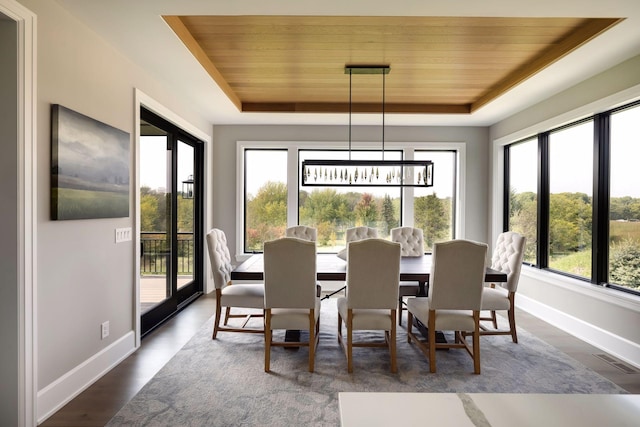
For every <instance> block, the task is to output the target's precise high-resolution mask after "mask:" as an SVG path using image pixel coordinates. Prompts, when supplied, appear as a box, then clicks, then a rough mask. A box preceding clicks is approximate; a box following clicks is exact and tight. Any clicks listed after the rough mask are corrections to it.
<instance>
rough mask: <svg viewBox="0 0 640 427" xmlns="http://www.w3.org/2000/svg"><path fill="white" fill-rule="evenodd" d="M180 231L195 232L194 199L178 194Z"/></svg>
mask: <svg viewBox="0 0 640 427" xmlns="http://www.w3.org/2000/svg"><path fill="white" fill-rule="evenodd" d="M178 232H179V233H192V232H193V199H183V198H182V197H181V196H178Z"/></svg>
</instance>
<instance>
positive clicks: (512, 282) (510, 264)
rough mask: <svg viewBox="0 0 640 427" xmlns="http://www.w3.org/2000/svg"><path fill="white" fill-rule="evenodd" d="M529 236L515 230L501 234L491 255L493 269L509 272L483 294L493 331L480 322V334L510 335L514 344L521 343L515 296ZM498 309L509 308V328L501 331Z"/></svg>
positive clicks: (485, 308) (483, 307) (487, 318)
mask: <svg viewBox="0 0 640 427" xmlns="http://www.w3.org/2000/svg"><path fill="white" fill-rule="evenodd" d="M525 243H526V238H525V237H524V236H522V235H520V234H518V233H515V232H513V231H506V232H504V233H501V234H500V235H499V236H498V239H497V241H496V246H495V248H494V251H493V255H492V257H491V268H493V269H494V270H498V271H502V272H504V273H506V274H507V281H506V282H503V283H498V284H497V285H496V284H495V283H491V284H490V285H489V286H485V288H484V290H483V296H482V309H483V310H489V311H490V315H489V317H481V318H480V320H485V321H486V320H489V321H491V322H492V323H493V330H491V329H489V328H488V327H486V326H485V325H482V324H481V325H480V328H481V330H480V335H511V339H512V340H513V342H514V343H517V342H518V335H517V332H516V315H515V297H516V291H517V290H518V281H519V280H520V269H521V268H522V260H523V258H524V247H525ZM496 310H506V311H507V317H508V318H509V330H508V331H507V330H498V322H497V318H496Z"/></svg>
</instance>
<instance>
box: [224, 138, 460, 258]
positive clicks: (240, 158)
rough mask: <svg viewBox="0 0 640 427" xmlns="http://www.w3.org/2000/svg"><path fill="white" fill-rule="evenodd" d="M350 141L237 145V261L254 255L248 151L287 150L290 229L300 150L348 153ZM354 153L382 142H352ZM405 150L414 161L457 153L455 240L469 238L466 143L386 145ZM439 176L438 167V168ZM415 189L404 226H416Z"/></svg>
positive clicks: (405, 192)
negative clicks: (248, 245)
mask: <svg viewBox="0 0 640 427" xmlns="http://www.w3.org/2000/svg"><path fill="white" fill-rule="evenodd" d="M347 144H348V143H347V142H346V141H259V140H254V141H237V142H236V212H237V215H236V217H237V218H239V219H241V220H240V221H236V259H237V260H238V261H243V260H245V259H247V258H249V256H251V254H252V253H251V252H244V251H245V249H244V233H245V231H244V230H245V228H246V227H245V171H244V169H245V165H244V152H245V150H248V149H249V150H254V149H267V150H268V149H272V150H287V151H288V154H287V182H288V185H287V188H288V191H287V226H288V227H290V226H294V225H297V223H298V220H299V210H298V189H299V185H300V182H299V180H300V173H299V157H298V151H299V150H344V149H347V148H348V146H347ZM351 149H352V150H373V151H376V150H377V151H379V150H380V142H379V141H378V142H352V143H351ZM386 149H388V150H390V151H391V150H401V151H402V153H403V156H402V157H403V159H405V160H413V159H414V151H430V150H433V151H453V152H455V153H456V165H455V166H456V167H455V179H456V183H455V195H456V200H455V209H454V212H453V213H454V215H455V220H454V224H453V228H454V232H455V233H456V234H455V237H456V238H464V236H465V234H464V233H465V226H464V224H465V217H464V212H465V188H466V181H465V175H466V174H465V171H466V143H465V142H385V150H386ZM435 173H436V176H437V165H435ZM413 193H414V192H413V187H403V188H402V206H401V219H400V221H401V224H402V225H404V226H413V197H414V194H413Z"/></svg>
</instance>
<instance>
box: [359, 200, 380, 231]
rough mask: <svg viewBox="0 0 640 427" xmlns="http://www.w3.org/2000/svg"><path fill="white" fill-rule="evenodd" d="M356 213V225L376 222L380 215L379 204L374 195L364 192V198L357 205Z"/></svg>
mask: <svg viewBox="0 0 640 427" xmlns="http://www.w3.org/2000/svg"><path fill="white" fill-rule="evenodd" d="M355 213H356V225H367V226H369V225H371V224H375V223H376V222H377V221H378V219H379V217H380V210H379V209H378V205H377V203H376V201H375V200H374V198H373V196H372V195H371V194H369V193H363V194H362V198H361V199H360V201H359V202H358V204H357V205H356V208H355Z"/></svg>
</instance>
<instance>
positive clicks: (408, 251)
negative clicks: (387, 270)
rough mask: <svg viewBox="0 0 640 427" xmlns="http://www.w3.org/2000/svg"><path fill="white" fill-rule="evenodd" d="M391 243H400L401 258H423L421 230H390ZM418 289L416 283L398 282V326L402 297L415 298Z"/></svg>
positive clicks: (400, 323)
mask: <svg viewBox="0 0 640 427" xmlns="http://www.w3.org/2000/svg"><path fill="white" fill-rule="evenodd" d="M391 241H392V242H398V243H400V247H401V248H402V256H403V257H420V256H424V233H423V232H422V229H421V228H415V227H397V228H393V229H391ZM418 289H419V286H418V283H417V282H400V289H399V293H398V325H402V310H403V309H404V307H403V306H404V297H408V296H416V294H417V293H418Z"/></svg>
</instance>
